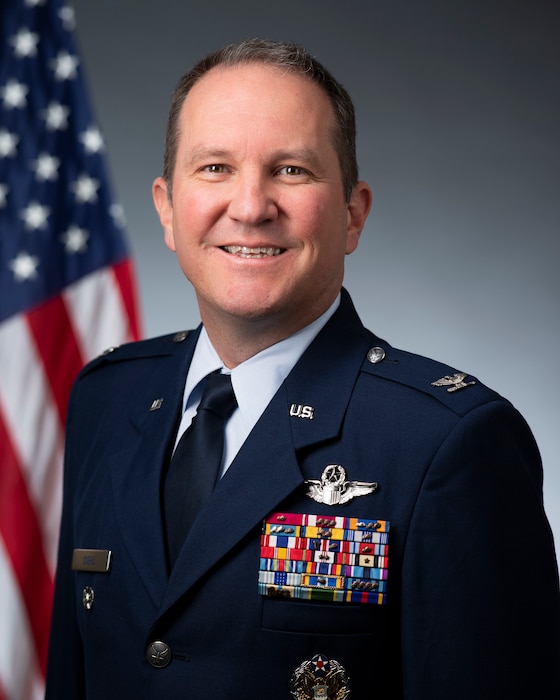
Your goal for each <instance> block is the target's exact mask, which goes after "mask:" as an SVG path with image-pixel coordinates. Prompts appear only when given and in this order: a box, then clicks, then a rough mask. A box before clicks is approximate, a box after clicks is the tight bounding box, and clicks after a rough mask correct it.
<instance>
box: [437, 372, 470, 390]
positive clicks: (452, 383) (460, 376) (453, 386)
mask: <svg viewBox="0 0 560 700" xmlns="http://www.w3.org/2000/svg"><path fill="white" fill-rule="evenodd" d="M466 377H467V374H466V373H465V372H456V373H455V374H452V375H449V374H447V375H446V376H445V377H442V378H441V379H438V380H437V381H435V382H432V386H446V387H449V388H448V389H447V391H448V392H449V393H450V394H451V393H453V392H454V391H459V389H466V387H468V386H472V385H473V384H476V382H466V381H465V379H466Z"/></svg>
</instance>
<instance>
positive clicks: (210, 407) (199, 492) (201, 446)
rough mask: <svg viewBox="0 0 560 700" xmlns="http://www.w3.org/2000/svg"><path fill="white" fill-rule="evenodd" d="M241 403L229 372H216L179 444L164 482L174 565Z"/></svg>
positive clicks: (211, 484) (215, 474)
mask: <svg viewBox="0 0 560 700" xmlns="http://www.w3.org/2000/svg"><path fill="white" fill-rule="evenodd" d="M236 406H237V401H236V400H235V394H234V393H233V388H232V386H231V377H230V375H229V374H219V373H216V372H214V373H212V374H209V375H208V377H206V384H205V386H204V391H203V392H202V398H201V399H200V404H199V406H198V410H197V413H196V415H195V417H194V419H193V421H192V423H191V425H190V427H189V428H188V430H186V431H185V432H184V433H183V435H182V437H181V439H180V440H179V444H178V445H177V447H176V449H175V452H174V454H173V457H172V459H171V462H170V464H169V469H168V471H167V476H166V478H165V484H164V495H163V502H164V518H165V530H166V536H167V553H168V560H169V566H170V568H173V565H174V564H175V560H176V559H177V555H178V554H179V551H180V549H181V547H182V546H183V542H184V541H185V537H186V536H187V533H188V531H189V529H190V527H191V525H192V524H193V522H194V520H195V518H196V516H197V514H198V511H199V510H200V508H201V506H202V504H203V503H204V502H205V501H206V499H207V498H208V496H209V495H210V494H211V492H212V490H213V488H214V486H215V484H216V481H217V480H218V474H219V471H220V467H221V464H222V453H223V450H224V429H225V424H226V421H227V419H228V418H229V416H230V415H231V413H232V412H233V410H234V408H235V407H236Z"/></svg>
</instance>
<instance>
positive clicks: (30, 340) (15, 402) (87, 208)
mask: <svg viewBox="0 0 560 700" xmlns="http://www.w3.org/2000/svg"><path fill="white" fill-rule="evenodd" d="M1 8H2V9H1V10H0V700H30V699H33V700H35V699H36V698H37V699H38V698H42V697H43V692H44V677H45V665H46V656H47V645H48V634H49V624H50V611H51V598H52V594H53V581H54V572H55V560H56V549H57V537H58V526H59V518H60V507H61V481H62V480H61V473H62V453H63V441H64V422H65V414H66V404H67V400H68V395H69V391H70V386H71V384H72V381H73V379H74V377H75V375H76V373H77V372H78V371H79V369H80V368H81V367H82V365H83V364H84V363H85V362H86V361H87V360H89V359H91V358H92V357H94V356H95V355H97V354H99V353H100V352H101V351H102V350H103V349H104V348H106V347H107V346H109V345H116V344H118V343H121V342H123V341H127V340H133V339H136V338H137V337H138V335H139V329H138V320H137V318H138V317H137V311H136V301H135V292H134V282H133V271H132V267H131V263H130V260H129V253H128V249H127V247H126V245H125V241H124V236H123V221H122V213H121V211H120V210H119V208H118V207H117V206H116V205H115V204H114V202H113V200H112V198H111V194H110V189H109V183H108V179H107V175H106V172H105V169H104V163H103V150H104V144H103V139H102V136H101V133H100V131H99V129H98V126H97V125H96V122H95V120H94V118H93V116H92V112H91V109H90V107H89V104H88V99H87V94H86V91H85V85H84V80H83V76H82V70H81V63H80V60H79V58H78V55H77V53H76V48H75V44H74V39H73V34H72V31H73V28H74V15H73V12H72V10H71V8H70V7H68V6H67V5H66V4H65V3H64V2H63V1H62V0H2V4H1Z"/></svg>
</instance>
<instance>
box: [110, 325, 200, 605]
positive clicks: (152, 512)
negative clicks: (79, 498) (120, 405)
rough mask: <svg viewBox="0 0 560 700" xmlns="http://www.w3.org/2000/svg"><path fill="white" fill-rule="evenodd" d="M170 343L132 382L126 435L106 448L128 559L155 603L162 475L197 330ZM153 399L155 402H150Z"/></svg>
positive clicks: (163, 575) (159, 589)
mask: <svg viewBox="0 0 560 700" xmlns="http://www.w3.org/2000/svg"><path fill="white" fill-rule="evenodd" d="M192 335H193V336H194V337H193V338H188V339H187V341H186V342H185V343H181V344H178V345H176V346H175V347H173V349H172V352H171V354H170V355H169V357H167V358H164V359H162V361H161V366H160V367H159V368H158V372H157V375H155V376H153V377H151V378H150V380H149V381H148V382H146V383H143V384H142V385H140V386H138V387H136V388H135V391H134V393H133V394H132V395H131V398H130V402H131V405H132V410H131V413H130V416H129V419H130V423H129V425H128V427H127V430H128V433H129V434H128V435H127V436H123V435H121V434H119V435H116V436H115V438H114V442H115V444H116V445H122V444H126V445H129V447H127V449H125V450H123V449H120V450H118V449H116V450H115V451H114V452H113V451H112V450H109V452H108V453H109V454H112V457H111V465H110V468H111V474H112V480H113V490H114V494H115V504H116V511H117V521H118V523H119V527H120V533H121V536H122V538H123V540H124V543H125V546H126V548H127V550H128V553H129V554H130V557H131V559H132V561H133V562H134V565H135V567H136V569H137V571H138V574H139V576H140V579H141V580H142V581H143V582H144V584H145V586H146V589H147V590H148V593H149V595H150V596H151V598H152V599H153V601H154V603H155V604H156V605H159V602H160V600H161V596H162V594H163V591H164V590H165V587H166V585H167V580H168V575H167V564H166V558H165V545H164V535H163V524H162V517H161V504H160V481H161V476H162V468H163V465H164V464H165V462H166V452H167V449H168V446H169V442H170V440H171V439H172V437H173V434H174V431H175V429H176V424H177V418H178V416H179V412H180V407H181V405H182V399H183V390H184V378H185V377H186V372H187V368H188V365H189V364H190V361H191V358H192V353H193V351H194V347H195V344H196V336H197V334H192ZM154 401H155V402H156V403H155V404H154V403H153V402H154Z"/></svg>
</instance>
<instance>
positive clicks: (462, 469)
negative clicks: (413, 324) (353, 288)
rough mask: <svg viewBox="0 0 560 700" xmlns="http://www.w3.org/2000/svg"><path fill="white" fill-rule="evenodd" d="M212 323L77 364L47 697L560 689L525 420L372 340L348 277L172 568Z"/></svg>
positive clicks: (558, 693)
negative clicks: (177, 494) (175, 496)
mask: <svg viewBox="0 0 560 700" xmlns="http://www.w3.org/2000/svg"><path fill="white" fill-rule="evenodd" d="M197 336H198V333H197V332H196V331H194V332H191V333H179V334H176V335H170V336H166V337H161V338H156V339H153V340H148V341H142V342H138V343H134V344H130V345H125V346H122V347H119V348H117V349H115V350H114V351H112V352H109V353H107V354H105V355H104V356H102V357H100V358H98V359H96V360H95V361H93V362H92V363H91V364H89V365H88V366H87V367H86V368H85V369H84V370H83V371H82V373H81V374H80V376H79V378H78V380H77V382H76V383H75V386H74V389H73V393H72V398H71V405H70V410H69V420H68V429H67V447H66V464H65V477H64V506H63V520H62V528H61V539H60V552H59V564H58V574H57V580H56V595H55V603H54V610H53V621H52V633H51V646H50V658H49V666H48V681H47V695H46V697H47V700H83V699H86V698H87V700H113V699H114V700H123V699H128V698H134V700H182V699H185V700H210V699H211V698H212V699H214V698H215V699H217V700H264V699H265V698H266V699H267V700H286V699H287V698H290V697H298V695H297V693H300V695H299V697H300V698H315V697H317V698H327V697H328V698H330V699H331V700H333V698H337V699H339V700H340V699H342V698H346V697H349V698H350V700H378V699H379V700H397V699H401V700H450V698H453V700H501V699H503V700H517V699H519V700H521V699H522V698H523V700H529V699H530V700H547V699H550V700H557V699H558V698H559V697H560V680H559V677H560V646H559V639H560V598H559V591H558V571H557V564H556V559H555V554H554V547H553V542H552V537H551V532H550V529H549V526H548V523H547V520H546V517H545V514H544V511H543V503H542V472H541V465H540V460H539V455H538V451H537V448H536V446H535V443H534V440H533V437H532V435H531V433H530V431H529V429H528V427H527V425H526V424H525V422H524V420H523V419H522V418H521V416H520V415H519V413H518V412H517V411H516V410H515V409H514V408H513V407H512V406H511V404H510V403H509V402H508V401H506V400H505V399H503V398H502V397H500V396H499V395H497V394H496V393H494V392H493V391H491V390H490V389H488V388H487V387H486V386H484V385H483V384H482V383H480V382H479V381H478V380H477V379H475V378H473V377H470V376H464V377H463V376H462V375H458V374H457V373H456V370H454V369H452V368H450V367H447V366H445V365H441V364H439V363H436V362H434V361H432V360H428V359H426V358H423V357H419V356H416V355H413V354H410V353H406V352H403V351H400V350H396V349H394V348H393V347H391V346H390V345H388V344H387V343H386V342H384V341H382V340H380V339H379V338H377V337H375V336H374V335H373V334H372V333H371V332H369V331H368V330H366V329H365V328H364V327H363V325H362V324H361V322H360V320H359V318H358V316H357V314H356V312H355V310H354V307H353V306H352V303H351V301H350V298H349V296H348V295H347V293H346V292H345V291H344V290H343V294H342V301H341V305H340V307H339V308H338V310H337V311H336V312H335V314H334V315H333V317H332V318H331V319H330V321H329V322H328V323H327V325H326V326H325V327H324V328H323V330H322V331H321V332H320V333H319V335H318V336H317V337H316V339H315V340H314V342H313V343H312V344H311V345H310V347H309V348H308V349H307V351H306V352H305V354H304V355H303V356H302V357H301V359H300V360H299V362H298V363H297V364H296V366H295V367H294V369H293V370H292V372H291V373H290V375H289V376H288V377H287V379H286V380H285V382H284V383H283V384H282V386H281V387H280V389H279V390H278V392H277V394H276V395H275V397H274V398H273V399H272V401H271V402H270V404H269V406H268V407H267V409H266V410H265V412H264V414H263V415H262V417H261V419H260V420H259V421H258V423H257V425H256V426H255V428H254V429H253V431H252V433H251V434H250V435H249V437H248V438H247V440H246V442H245V444H244V445H243V447H242V448H241V450H240V452H239V453H238V455H237V457H236V458H235V460H234V462H233V463H232V465H231V466H230V468H229V470H228V471H227V473H226V474H225V476H224V477H223V478H222V479H221V481H220V482H219V483H218V484H217V486H216V488H215V490H214V492H213V494H212V495H211V497H210V499H209V501H208V502H207V503H206V504H205V505H204V506H203V509H202V510H201V511H200V514H199V516H198V518H197V520H196V522H195V524H194V525H193V527H192V529H191V530H190V532H189V534H188V536H187V539H186V541H185V544H184V547H183V549H182V551H181V553H180V555H179V558H178V560H177V563H176V565H175V567H174V568H173V570H172V572H171V574H169V573H168V571H167V566H166V559H165V547H164V533H163V527H162V514H161V497H160V494H161V481H162V474H163V472H164V470H165V467H166V463H167V461H168V459H169V445H170V443H171V442H172V440H173V437H174V433H175V430H176V428H177V420H178V415H179V412H180V407H181V402H182V393H183V386H184V379H185V376H186V373H187V370H188V367H189V363H190V360H191V357H192V353H193V350H194V347H195V343H196V338H197ZM372 349H373V351H372V352H370V351H371V350H372ZM445 378H447V379H445ZM439 380H442V381H439ZM434 382H435V383H436V385H434ZM364 484H365V486H364ZM312 496H315V498H313V497H312ZM315 499H318V500H315ZM83 550H86V551H85V552H84V551H83ZM348 691H350V695H348ZM290 693H293V695H291V694H290Z"/></svg>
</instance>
